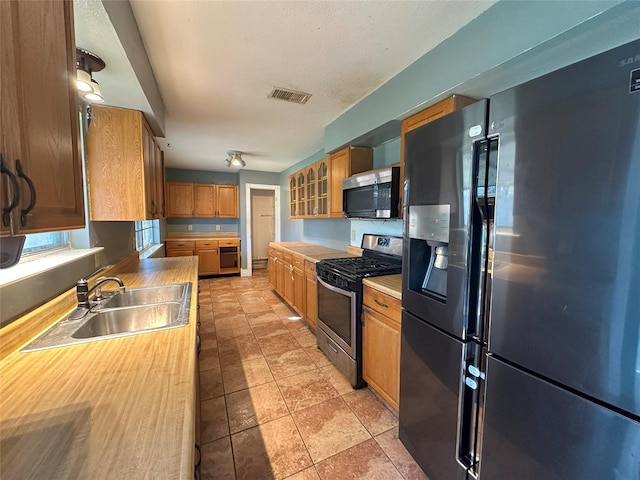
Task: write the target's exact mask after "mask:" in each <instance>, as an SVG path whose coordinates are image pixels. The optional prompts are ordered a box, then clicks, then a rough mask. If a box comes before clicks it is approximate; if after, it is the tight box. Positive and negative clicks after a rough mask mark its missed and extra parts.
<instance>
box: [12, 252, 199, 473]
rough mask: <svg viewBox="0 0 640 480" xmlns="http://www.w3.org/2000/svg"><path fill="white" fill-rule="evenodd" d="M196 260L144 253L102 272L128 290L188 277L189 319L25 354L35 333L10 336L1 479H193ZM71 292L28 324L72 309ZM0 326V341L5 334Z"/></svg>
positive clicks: (58, 316)
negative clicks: (178, 324) (144, 256)
mask: <svg viewBox="0 0 640 480" xmlns="http://www.w3.org/2000/svg"><path fill="white" fill-rule="evenodd" d="M197 260H198V259H197V257H175V258H159V259H148V260H141V261H140V262H137V261H136V262H133V263H132V262H129V263H128V264H127V265H126V266H124V267H122V268H120V269H119V270H116V271H113V272H108V274H109V275H111V274H115V275H117V276H119V277H120V278H121V279H122V280H123V281H124V283H125V285H126V286H127V287H139V286H147V285H157V284H167V283H182V282H191V283H192V290H191V304H190V319H189V323H188V325H185V326H183V327H177V328H173V329H169V330H161V331H156V332H148V333H142V334H138V335H132V336H128V337H121V338H113V339H109V340H102V341H96V342H90V343H85V344H80V345H72V346H64V347H58V348H52V349H48V350H41V351H35V352H28V353H22V352H20V351H19V350H20V348H22V346H23V345H25V344H26V343H28V342H29V341H30V340H31V339H32V338H33V337H34V336H37V334H39V333H40V332H38V333H37V334H35V335H30V336H29V337H30V338H29V337H26V338H24V339H21V340H20V342H18V343H16V341H15V339H13V338H10V339H9V340H8V341H9V343H11V342H12V341H13V343H14V344H16V345H17V346H16V347H15V348H14V349H13V350H12V351H10V352H9V353H7V354H6V355H5V356H4V357H3V358H2V360H0V442H1V444H0V452H1V455H2V458H1V460H0V462H1V467H0V470H1V476H2V478H7V479H9V478H91V479H93V480H95V479H114V478H118V479H120V478H122V479H125V478H126V479H138V478H149V479H165V478H166V479H187V478H193V466H194V462H193V461H194V453H193V452H194V442H195V432H194V418H195V416H194V415H195V410H194V406H195V377H194V375H195V368H197V363H196V345H195V338H196V312H197V300H198V283H197V282H198V277H197V267H198V264H197ZM103 274H104V272H103ZM89 285H90V286H93V281H90V282H89ZM105 289H109V290H111V289H112V287H111V284H107V285H105ZM74 293H75V292H74V290H73V289H71V290H69V291H68V292H66V293H64V294H63V295H61V296H60V297H58V298H57V299H54V300H52V301H51V302H49V303H48V304H46V305H44V306H43V307H40V308H38V309H37V310H36V314H33V313H31V314H27V316H28V317H29V321H30V322H32V323H36V324H38V325H39V326H40V331H42V330H44V328H46V326H43V325H44V323H45V322H44V320H42V319H43V318H51V319H52V320H48V321H47V322H48V324H49V325H51V324H52V322H53V321H54V320H55V317H57V318H61V317H63V316H64V315H66V314H67V313H68V312H69V311H70V310H71V309H72V307H73V302H74V297H75V295H74ZM61 297H65V299H64V300H61ZM67 297H69V298H67ZM54 304H55V305H54ZM52 305H54V306H52ZM61 305H63V306H61ZM52 308H53V309H55V315H52V314H51V309H52ZM27 316H25V317H27ZM25 317H23V318H22V319H19V320H17V321H16V322H14V323H18V324H20V323H23V325H24V322H23V320H24V318H25ZM39 322H40V323H39ZM23 325H21V328H22V331H24V330H25V329H26V330H29V329H28V327H24V326H23ZM9 326H11V325H9ZM9 326H8V327H9ZM47 326H48V325H47ZM6 328H7V327H4V328H3V329H2V331H0V343H4V342H5V340H7V337H10V336H11V335H12V334H11V333H9V334H7V333H6V330H5V329H6ZM15 328H16V327H13V329H14V330H15ZM14 333H15V332H14Z"/></svg>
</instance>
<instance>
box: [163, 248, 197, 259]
mask: <svg viewBox="0 0 640 480" xmlns="http://www.w3.org/2000/svg"><path fill="white" fill-rule="evenodd" d="M192 256H193V250H189V249H186V250H185V249H179V248H173V249H167V257H192Z"/></svg>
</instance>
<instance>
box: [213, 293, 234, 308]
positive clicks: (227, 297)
mask: <svg viewBox="0 0 640 480" xmlns="http://www.w3.org/2000/svg"><path fill="white" fill-rule="evenodd" d="M211 303H213V304H214V305H216V306H218V305H223V304H232V305H233V304H235V305H239V304H240V302H239V300H238V297H237V295H236V294H235V293H222V294H217V295H211Z"/></svg>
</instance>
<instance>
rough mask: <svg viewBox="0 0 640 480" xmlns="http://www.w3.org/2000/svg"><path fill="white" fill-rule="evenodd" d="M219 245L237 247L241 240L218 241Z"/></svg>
mask: <svg viewBox="0 0 640 480" xmlns="http://www.w3.org/2000/svg"><path fill="white" fill-rule="evenodd" d="M218 245H220V246H221V247H237V246H239V245H240V240H218Z"/></svg>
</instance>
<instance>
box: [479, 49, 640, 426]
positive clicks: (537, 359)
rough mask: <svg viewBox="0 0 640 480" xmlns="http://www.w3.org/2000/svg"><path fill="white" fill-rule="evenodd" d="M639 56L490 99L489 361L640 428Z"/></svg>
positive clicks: (601, 60) (625, 52)
mask: <svg viewBox="0 0 640 480" xmlns="http://www.w3.org/2000/svg"><path fill="white" fill-rule="evenodd" d="M637 55H640V41H636V42H633V43H631V44H628V45H624V46H622V47H619V48H618V49H615V50H613V51H610V52H606V53H604V54H601V55H598V56H596V57H593V58H591V59H588V60H585V61H583V62H580V63H577V64H575V65H572V66H569V67H567V68H564V69H562V70H560V71H558V72H554V73H551V74H549V75H546V76H544V77H541V78H539V79H536V80H533V81H531V82H528V83H526V84H524V85H521V86H518V87H515V88H513V89H511V90H508V91H506V92H503V93H501V94H498V95H496V96H495V97H493V98H492V99H491V114H490V119H489V129H490V131H489V133H490V134H494V133H497V134H499V136H500V147H499V154H498V185H497V195H496V212H495V257H494V268H493V285H492V290H493V291H492V300H491V320H490V332H489V350H490V351H491V352H492V353H493V354H495V355H497V356H499V357H502V358H505V359H507V360H509V361H510V362H512V363H514V364H517V365H521V366H523V367H525V368H526V369H529V370H531V371H533V372H536V373H538V374H540V375H542V376H544V377H547V378H549V379H552V380H554V381H556V382H558V383H561V384H565V385H567V386H569V387H571V388H573V389H575V390H577V391H578V392H581V393H583V394H586V395H588V396H591V397H594V398H596V399H598V400H600V401H602V402H604V403H606V404H609V405H613V406H615V407H617V408H620V409H622V410H625V411H627V412H630V413H631V414H633V415H636V416H640V394H639V393H638V392H640V363H639V360H638V359H639V358H640V323H639V321H638V319H640V295H639V292H640V188H639V187H638V179H640V92H635V93H631V91H630V88H629V85H630V78H632V77H633V73H632V70H633V68H634V67H633V66H632V65H631V64H628V65H624V64H623V63H622V62H621V61H620V60H621V59H627V58H636V56H637ZM634 65H635V68H636V69H638V67H639V66H640V64H637V63H636V64H634Z"/></svg>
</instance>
